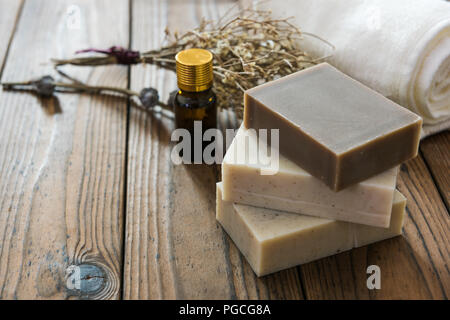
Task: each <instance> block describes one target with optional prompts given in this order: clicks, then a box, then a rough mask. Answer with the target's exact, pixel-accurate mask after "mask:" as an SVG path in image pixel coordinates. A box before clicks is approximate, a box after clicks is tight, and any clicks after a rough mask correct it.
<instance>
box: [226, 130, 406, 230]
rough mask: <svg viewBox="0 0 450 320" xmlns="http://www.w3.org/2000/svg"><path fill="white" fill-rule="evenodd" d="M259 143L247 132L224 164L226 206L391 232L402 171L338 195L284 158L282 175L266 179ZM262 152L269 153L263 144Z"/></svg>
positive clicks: (241, 133)
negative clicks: (229, 203)
mask: <svg viewBox="0 0 450 320" xmlns="http://www.w3.org/2000/svg"><path fill="white" fill-rule="evenodd" d="M257 144H258V138H257V137H256V134H255V133H254V131H252V130H247V129H245V128H244V127H241V128H240V129H239V130H238V132H237V134H236V136H235V138H234V140H233V142H232V143H231V145H230V147H229V148H228V151H227V153H226V155H225V158H224V160H223V162H222V180H223V188H224V195H223V196H224V200H226V201H230V202H237V203H242V204H247V205H252V206H256V207H264V208H268V209H275V210H282V211H288V212H293V213H299V214H306V215H311V216H316V217H321V218H327V219H335V220H341V221H347V222H353V223H360V224H366V225H371V226H377V227H388V226H389V221H390V214H391V206H392V199H393V196H394V191H395V185H396V180H397V173H398V168H397V167H396V168H393V169H390V170H387V171H385V172H383V173H381V174H379V175H377V176H375V177H372V178H370V179H367V180H365V181H363V182H360V183H357V184H355V185H353V186H351V187H349V188H346V189H344V190H342V191H339V192H334V191H333V190H331V189H330V188H328V187H327V186H326V185H325V184H324V183H323V182H322V181H320V180H319V179H317V178H315V177H313V176H312V175H310V174H309V173H308V172H306V171H305V170H303V169H302V168H300V167H299V166H298V165H296V164H294V163H293V162H292V161H290V160H288V159H287V158H285V157H283V156H282V155H279V162H278V172H277V173H276V174H274V175H262V170H263V169H264V168H267V167H268V166H270V165H268V164H267V163H266V165H263V164H262V163H264V162H262V161H260V159H259V157H258V152H256V151H255V150H256V146H257ZM260 148H264V146H263V145H262V144H260Z"/></svg>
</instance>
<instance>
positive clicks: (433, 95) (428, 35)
mask: <svg viewBox="0 0 450 320" xmlns="http://www.w3.org/2000/svg"><path fill="white" fill-rule="evenodd" d="M244 2H247V3H248V1H244ZM254 4H255V5H256V6H257V7H259V8H261V7H262V8H265V9H267V8H270V9H271V10H272V12H273V15H274V17H286V16H293V17H294V22H295V23H296V24H297V25H298V26H299V27H300V28H301V29H302V30H303V31H306V32H309V33H312V34H314V35H317V36H319V37H321V38H323V39H326V40H327V41H329V42H330V43H331V44H333V45H334V47H335V50H334V52H333V53H332V56H331V57H329V58H328V59H327V61H328V62H330V63H331V64H333V65H335V66H336V67H337V68H339V69H340V70H341V71H343V72H345V73H347V74H348V75H350V76H352V77H353V78H355V79H357V80H359V81H361V82H362V83H364V84H366V85H367V86H369V87H371V88H372V89H374V90H376V91H378V92H380V93H381V94H383V95H384V96H386V97H388V98H390V99H392V100H394V101H395V102H397V103H399V104H400V105H402V106H404V107H407V108H409V109H410V110H412V111H414V112H416V113H417V114H419V115H420V116H422V117H423V120H424V132H423V133H424V135H429V134H432V133H435V132H437V131H441V130H445V129H448V128H449V127H450V2H447V1H444V0H284V1H273V0H272V1H262V2H261V3H258V2H257V1H254ZM304 45H305V48H306V50H307V51H309V52H310V53H311V54H313V55H315V56H322V55H328V54H329V53H330V49H329V47H328V46H325V45H323V44H320V42H318V41H314V40H313V39H312V38H310V37H305V40H304Z"/></svg>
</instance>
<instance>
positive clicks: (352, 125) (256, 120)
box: [244, 63, 422, 191]
mask: <svg viewBox="0 0 450 320" xmlns="http://www.w3.org/2000/svg"><path fill="white" fill-rule="evenodd" d="M244 106H245V108H244V126H245V127H246V128H247V129H249V128H253V129H280V131H279V137H280V145H279V147H280V153H281V154H283V155H284V156H285V157H287V158H288V159H290V160H291V161H293V162H294V163H296V164H297V165H299V166H300V167H302V168H303V169H304V170H306V171H307V172H309V173H310V174H311V175H313V176H315V177H316V178H319V179H321V180H322V181H324V182H325V183H326V184H327V185H328V186H329V187H331V188H332V189H333V190H335V191H339V190H342V189H344V188H345V187H348V186H350V185H352V184H354V183H358V182H361V181H363V180H365V179H368V178H370V177H372V176H374V175H376V174H379V173H381V172H383V171H385V170H387V169H389V168H392V167H394V166H396V165H399V164H401V163H402V162H404V161H406V160H408V159H411V158H413V157H415V156H416V155H417V149H418V145H419V139H420V130H421V126H422V118H420V117H419V116H418V115H416V114H415V113H412V112H411V111H409V110H407V109H405V108H403V107H401V106H399V105H398V104H396V103H394V102H392V101H391V100H389V99H387V98H385V97H383V96H382V95H381V94H379V93H377V92H375V91H373V90H371V89H370V88H368V87H366V86H364V85H363V84H361V83H359V82H357V81H356V80H354V79H352V78H350V77H349V76H347V75H345V74H344V73H342V72H340V71H339V70H337V69H335V68H334V67H332V66H330V65H329V64H327V63H322V64H319V65H317V66H314V67H311V68H308V69H306V70H302V71H299V72H296V73H294V74H291V75H289V76H286V77H283V78H281V79H278V80H275V81H272V82H268V83H265V84H263V85H260V86H258V87H255V88H253V89H250V90H247V91H246V92H245V96H244ZM269 142H270V139H269Z"/></svg>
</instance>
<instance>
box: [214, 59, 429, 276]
mask: <svg viewBox="0 0 450 320" xmlns="http://www.w3.org/2000/svg"><path fill="white" fill-rule="evenodd" d="M421 125H422V119H421V118H420V117H419V116H417V115H416V114H414V113H412V112H410V111H408V110H407V109H405V108H403V107H401V106H399V105H397V104H395V103H394V102H392V101H390V100H388V99H386V98H385V97H383V96H382V95H380V94H378V93H376V92H375V91H373V90H371V89H369V88H367V87H365V86H364V85H362V84H360V83H359V82H357V81H355V80H353V79H351V78H350V77H348V76H346V75H345V74H343V73H342V72H340V71H338V70H337V69H335V68H333V67H331V66H330V65H328V64H326V63H324V64H320V65H318V66H315V67H312V68H309V69H306V70H303V71H300V72H297V73H294V74H292V75H289V76H286V77H284V78H281V79H278V80H275V81H272V82H269V83H267V84H264V85H261V86H258V87H256V88H253V89H250V90H248V91H246V92H245V95H244V122H243V126H242V127H241V128H240V129H239V130H238V132H237V134H236V136H235V138H234V140H233V142H232V143H231V145H230V146H229V148H228V150H227V153H226V155H225V158H224V160H223V162H222V183H219V184H218V185H217V209H216V218H217V220H218V221H219V222H220V224H221V225H222V226H223V228H224V229H225V231H226V232H227V233H228V234H229V235H230V237H231V238H232V239H233V241H234V242H235V244H236V245H237V247H238V248H239V249H240V250H241V252H242V253H243V254H244V255H245V257H246V258H247V260H248V261H249V263H250V265H251V266H252V268H253V270H254V271H255V273H256V274H257V275H258V276H262V275H265V274H268V273H272V272H275V271H279V270H282V269H285V268H289V267H292V266H295V265H298V264H303V263H307V262H310V261H313V260H316V259H320V258H323V257H326V256H329V255H332V254H336V253H338V252H342V251H346V250H350V249H352V248H355V247H360V246H363V245H366V244H370V243H373V242H376V241H380V240H383V239H387V238H391V237H394V236H396V235H400V234H401V232H402V225H403V216H404V209H405V205H406V199H405V198H404V197H403V195H401V194H400V193H399V192H398V191H396V190H395V185H396V180H397V174H398V166H399V165H400V164H401V163H402V162H404V161H406V160H408V159H411V158H413V157H414V156H416V155H417V150H418V145H419V138H420V131H421ZM261 130H264V131H261ZM273 130H275V131H273ZM277 130H278V131H277ZM277 133H278V137H279V141H277V140H276V137H277ZM265 137H266V138H268V139H267V140H265V139H264V138H265ZM273 137H275V139H274V140H272V138H273ZM277 142H279V143H277ZM268 143H269V144H271V146H270V147H272V148H270V147H268V145H267V144H268ZM269 152H270V153H271V155H270V156H267V155H268V153H269Z"/></svg>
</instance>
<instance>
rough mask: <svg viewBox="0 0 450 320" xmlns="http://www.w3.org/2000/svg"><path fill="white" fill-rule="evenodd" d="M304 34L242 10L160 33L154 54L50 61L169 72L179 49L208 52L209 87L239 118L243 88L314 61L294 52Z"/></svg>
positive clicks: (121, 52)
mask: <svg viewBox="0 0 450 320" xmlns="http://www.w3.org/2000/svg"><path fill="white" fill-rule="evenodd" d="M229 16H234V17H232V18H228V17H229ZM304 34H305V33H302V32H301V31H300V29H299V28H298V27H296V26H295V25H293V24H292V23H290V22H289V18H285V19H273V18H272V17H271V12H270V11H260V10H250V9H245V10H242V11H240V12H239V13H238V14H237V15H232V10H230V11H229V12H227V13H226V14H225V15H224V16H222V18H220V19H219V21H217V22H216V21H207V20H202V22H201V23H200V25H199V26H198V27H197V28H195V29H194V30H191V31H188V32H186V33H184V34H182V35H179V34H178V33H176V32H175V33H171V32H170V31H169V30H167V29H166V35H167V39H168V42H169V45H167V46H164V47H162V48H160V49H158V50H152V51H148V52H143V53H140V52H137V51H131V50H127V49H124V48H121V47H111V48H110V49H108V50H98V49H87V50H83V51H80V52H97V53H102V54H103V55H102V56H98V55H96V56H89V57H79V58H75V59H69V60H55V64H56V66H61V65H64V64H72V65H89V66H94V65H105V64H136V63H150V64H156V65H158V66H160V67H163V68H166V69H171V70H175V55H176V54H177V53H178V52H179V51H181V50H184V49H188V48H203V49H208V50H210V51H211V52H212V53H213V55H214V78H215V84H214V87H215V90H216V93H217V96H218V107H219V108H232V109H234V110H235V111H236V112H237V113H238V115H239V114H241V112H242V109H243V92H244V91H245V90H247V89H250V88H252V87H255V86H257V85H259V84H262V83H265V82H268V81H271V80H274V79H277V78H280V77H283V76H285V75H288V74H290V73H293V72H296V71H299V70H302V69H304V68H306V67H309V66H311V65H314V64H316V63H317V62H318V61H319V60H320V59H312V58H311V57H309V56H308V55H307V54H306V53H305V52H304V51H303V50H302V49H301V48H300V46H299V44H298V40H299V39H301V38H302V37H303V35H304ZM307 35H309V36H314V35H311V34H307ZM314 37H315V36H314ZM316 38H318V37H316ZM318 39H320V38H318ZM320 40H322V39H320ZM322 41H324V40H322ZM324 42H325V43H326V44H327V45H330V44H329V43H328V42H326V41H324Z"/></svg>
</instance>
